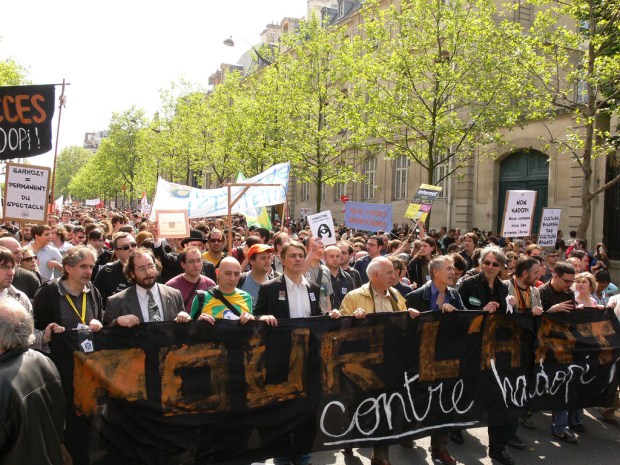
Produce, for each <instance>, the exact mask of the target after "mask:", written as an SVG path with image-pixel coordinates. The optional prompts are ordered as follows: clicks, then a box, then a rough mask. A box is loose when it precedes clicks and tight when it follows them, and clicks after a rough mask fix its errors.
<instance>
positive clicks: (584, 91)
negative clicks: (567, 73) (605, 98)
mask: <svg viewBox="0 0 620 465" xmlns="http://www.w3.org/2000/svg"><path fill="white" fill-rule="evenodd" d="M575 94H576V95H575V101H576V102H577V103H579V104H581V105H587V104H588V83H587V82H586V81H583V80H580V81H579V82H578V83H577V88H576V89H575Z"/></svg>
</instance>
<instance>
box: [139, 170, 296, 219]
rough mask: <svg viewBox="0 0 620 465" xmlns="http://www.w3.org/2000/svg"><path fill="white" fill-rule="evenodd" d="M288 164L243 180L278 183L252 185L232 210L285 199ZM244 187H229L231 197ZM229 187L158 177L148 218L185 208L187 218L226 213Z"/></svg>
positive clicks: (234, 211)
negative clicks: (208, 186) (201, 185)
mask: <svg viewBox="0 0 620 465" xmlns="http://www.w3.org/2000/svg"><path fill="white" fill-rule="evenodd" d="M290 171H291V167H290V163H281V164H279V165H275V166H272V167H271V168H269V169H268V170H266V171H263V172H262V173H260V174H258V175H256V176H254V177H252V178H249V179H246V180H245V181H244V182H245V183H248V184H280V185H279V186H252V187H250V188H249V189H248V190H247V192H246V193H245V194H243V196H241V198H240V199H239V201H238V202H237V203H236V204H235V205H234V207H233V210H232V213H243V212H245V211H247V210H252V209H255V208H258V207H269V206H271V205H279V204H281V203H285V202H286V192H287V189H288V176H289V173H290ZM243 189H244V187H240V186H236V187H232V188H231V197H232V198H237V196H238V195H239V194H241V192H242V191H243ZM228 202H229V198H228V188H227V187H220V188H219V189H197V188H195V187H189V186H184V185H181V184H174V183H171V182H168V181H164V180H163V179H162V178H159V180H158V181H157V191H156V192H155V198H154V199H153V204H152V206H151V215H150V218H149V219H150V220H151V221H155V215H156V213H157V210H185V211H187V216H188V217H189V218H202V217H208V216H225V215H228Z"/></svg>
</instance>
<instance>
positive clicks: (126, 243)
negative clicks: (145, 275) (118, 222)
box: [94, 232, 136, 305]
mask: <svg viewBox="0 0 620 465" xmlns="http://www.w3.org/2000/svg"><path fill="white" fill-rule="evenodd" d="M112 248H113V249H114V255H115V256H116V258H117V260H116V261H115V262H112V263H108V264H107V265H104V266H103V267H102V268H101V270H99V273H97V277H96V278H95V282H94V285H95V287H96V288H97V290H98V291H99V293H100V294H101V296H102V297H103V302H104V305H105V302H107V299H108V297H110V296H112V295H114V294H116V293H117V292H120V291H122V290H124V289H127V288H128V287H129V286H131V283H130V282H129V281H128V280H127V278H126V277H125V274H124V273H123V267H124V266H125V265H126V264H127V260H128V259H129V256H130V255H131V252H133V251H134V250H135V249H136V240H135V239H134V237H133V236H132V235H131V234H129V233H124V232H121V233H116V234H115V235H114V239H112Z"/></svg>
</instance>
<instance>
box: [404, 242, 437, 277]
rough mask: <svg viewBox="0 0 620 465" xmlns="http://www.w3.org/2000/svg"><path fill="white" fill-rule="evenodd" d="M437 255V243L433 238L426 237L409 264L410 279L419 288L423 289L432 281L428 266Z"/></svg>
mask: <svg viewBox="0 0 620 465" xmlns="http://www.w3.org/2000/svg"><path fill="white" fill-rule="evenodd" d="M436 254H437V242H436V241H435V239H433V238H432V237H425V238H424V239H422V240H421V241H420V249H419V250H418V252H417V253H416V254H415V256H414V257H413V259H412V260H411V261H410V262H409V267H408V270H409V279H410V280H411V283H412V284H413V283H415V284H416V286H417V287H421V286H423V285H424V284H426V282H427V281H428V280H430V272H429V269H428V265H429V263H430V262H431V260H432V259H433V257H434V256H435V255H436Z"/></svg>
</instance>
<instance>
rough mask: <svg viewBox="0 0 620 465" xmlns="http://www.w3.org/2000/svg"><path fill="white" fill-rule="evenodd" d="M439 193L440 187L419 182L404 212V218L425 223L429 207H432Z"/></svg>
mask: <svg viewBox="0 0 620 465" xmlns="http://www.w3.org/2000/svg"><path fill="white" fill-rule="evenodd" d="M440 193H441V187H439V186H432V185H430V184H421V185H420V188H419V189H418V192H416V194H415V195H414V196H413V199H412V200H411V203H410V204H409V208H407V211H406V212H405V218H409V219H411V220H413V221H418V220H420V221H422V222H423V223H425V222H426V218H427V217H428V214H429V212H430V211H431V208H433V202H435V199H436V198H437V197H439V194H440Z"/></svg>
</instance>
